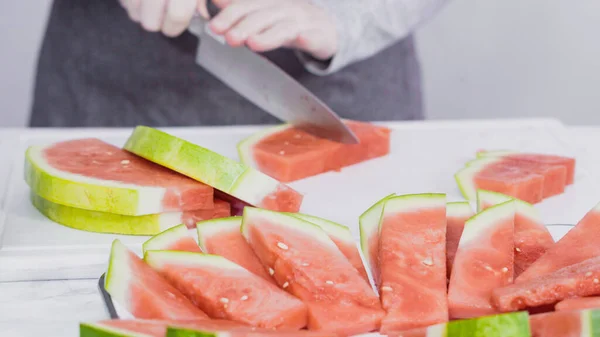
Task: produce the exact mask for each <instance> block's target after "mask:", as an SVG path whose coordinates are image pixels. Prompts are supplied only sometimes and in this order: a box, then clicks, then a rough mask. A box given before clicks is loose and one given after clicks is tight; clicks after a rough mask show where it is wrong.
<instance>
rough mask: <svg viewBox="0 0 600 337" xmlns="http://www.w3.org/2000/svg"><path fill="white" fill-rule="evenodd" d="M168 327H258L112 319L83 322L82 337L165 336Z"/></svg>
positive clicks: (220, 322)
mask: <svg viewBox="0 0 600 337" xmlns="http://www.w3.org/2000/svg"><path fill="white" fill-rule="evenodd" d="M167 328H170V329H172V330H181V331H185V330H189V331H198V330H209V331H210V330H222V331H240V332H243V331H246V332H248V331H255V330H257V329H256V328H253V327H250V326H248V325H246V324H242V323H238V322H233V321H227V320H215V319H203V320H192V321H189V320H183V321H169V320H143V319H112V320H104V321H99V322H95V323H81V324H80V325H79V331H80V336H81V337H109V336H110V337H125V336H127V337H164V336H165V335H167V333H168V332H167Z"/></svg>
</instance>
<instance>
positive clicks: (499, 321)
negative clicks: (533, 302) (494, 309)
mask: <svg viewBox="0 0 600 337" xmlns="http://www.w3.org/2000/svg"><path fill="white" fill-rule="evenodd" d="M530 330H531V328H530V326H529V314H528V313H527V312H526V311H520V312H512V313H507V314H499V315H494V316H484V317H477V318H472V319H465V320H457V321H452V322H449V323H446V329H445V335H443V336H447V337H529V336H530V335H531V333H530ZM427 336H428V337H429V332H428V334H427Z"/></svg>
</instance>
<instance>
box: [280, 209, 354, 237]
mask: <svg viewBox="0 0 600 337" xmlns="http://www.w3.org/2000/svg"><path fill="white" fill-rule="evenodd" d="M285 214H287V215H290V216H293V217H296V218H299V219H302V220H304V221H308V222H312V223H313V224H315V225H317V226H319V227H321V229H323V230H324V231H325V232H326V233H327V234H328V235H329V236H330V237H334V238H336V239H338V240H340V241H344V242H346V243H354V237H352V232H351V231H350V228H348V227H346V226H344V225H342V224H339V223H337V222H333V221H330V220H327V219H323V218H319V217H316V216H314V215H309V214H303V213H285Z"/></svg>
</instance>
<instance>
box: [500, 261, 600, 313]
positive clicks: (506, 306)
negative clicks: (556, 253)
mask: <svg viewBox="0 0 600 337" xmlns="http://www.w3.org/2000/svg"><path fill="white" fill-rule="evenodd" d="M594 295H600V256H598V257H594V258H591V259H589V260H585V261H583V262H580V263H577V264H574V265H571V266H568V267H565V268H562V269H559V270H557V271H555V272H553V273H551V274H546V275H544V276H539V277H536V278H533V279H531V280H529V281H526V282H521V283H518V284H512V285H509V286H505V287H502V288H497V289H494V291H493V292H492V302H493V303H494V306H495V307H496V308H498V310H500V311H503V312H507V311H515V310H521V309H525V308H531V307H538V306H542V305H546V304H555V303H557V302H559V301H562V300H564V299H567V298H573V297H585V296H594Z"/></svg>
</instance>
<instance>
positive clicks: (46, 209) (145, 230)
mask: <svg viewBox="0 0 600 337" xmlns="http://www.w3.org/2000/svg"><path fill="white" fill-rule="evenodd" d="M30 199H31V203H32V204H33V206H34V207H35V208H36V209H37V210H38V211H39V212H40V213H42V214H43V215H44V216H46V217H47V218H49V219H50V220H52V221H54V222H56V223H59V224H61V225H63V226H66V227H70V228H74V229H79V230H83V231H88V232H95V233H109V234H123V235H155V234H158V233H160V232H161V231H163V230H165V229H167V228H169V227H171V226H173V225H175V224H179V223H181V214H182V213H179V212H171V213H162V214H150V215H140V216H132V215H120V214H113V213H106V212H98V211H90V210H86V209H80V208H75V207H70V206H65V205H61V204H57V203H54V202H51V201H49V200H46V199H44V198H42V197H41V196H39V195H37V194H35V193H33V192H32V193H31V195H30Z"/></svg>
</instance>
